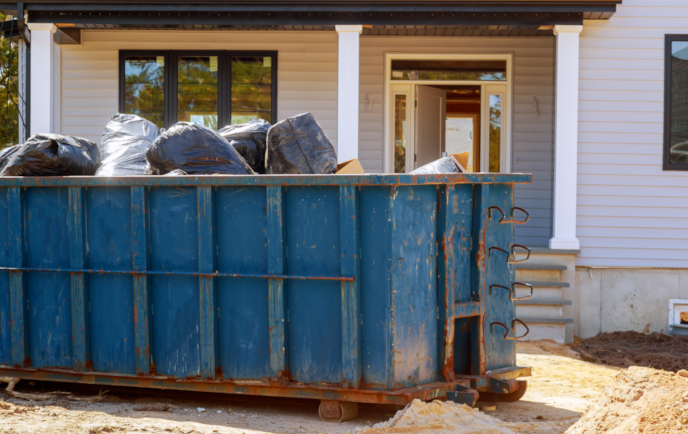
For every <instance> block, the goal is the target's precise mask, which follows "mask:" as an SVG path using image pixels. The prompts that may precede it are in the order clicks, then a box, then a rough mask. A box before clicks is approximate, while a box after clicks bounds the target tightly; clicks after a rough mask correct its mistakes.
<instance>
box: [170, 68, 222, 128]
mask: <svg viewBox="0 0 688 434" xmlns="http://www.w3.org/2000/svg"><path fill="white" fill-rule="evenodd" d="M177 67H178V69H177V120H178V121H180V122H192V123H194V124H199V125H205V126H206V127H210V128H213V129H217V127H218V125H217V91H218V87H217V79H218V57H217V56H180V57H179V61H178V64H177Z"/></svg>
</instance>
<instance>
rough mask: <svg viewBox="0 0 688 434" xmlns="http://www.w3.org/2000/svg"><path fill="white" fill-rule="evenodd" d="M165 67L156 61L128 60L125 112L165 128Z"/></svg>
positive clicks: (150, 59)
mask: <svg viewBox="0 0 688 434" xmlns="http://www.w3.org/2000/svg"><path fill="white" fill-rule="evenodd" d="M163 74H164V67H163V65H161V64H159V63H157V61H156V59H155V58H154V57H153V58H145V59H131V60H129V59H127V61H126V71H125V85H124V101H125V103H124V104H125V106H124V109H125V112H126V113H132V114H136V115H139V116H141V117H143V118H146V119H148V120H150V121H151V122H153V123H154V124H156V125H157V126H158V127H163V126H165V120H164V111H165V93H164V75H163Z"/></svg>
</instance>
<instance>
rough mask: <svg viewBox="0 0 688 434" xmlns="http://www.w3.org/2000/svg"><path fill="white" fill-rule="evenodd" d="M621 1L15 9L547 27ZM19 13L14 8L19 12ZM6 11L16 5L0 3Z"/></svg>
mask: <svg viewBox="0 0 688 434" xmlns="http://www.w3.org/2000/svg"><path fill="white" fill-rule="evenodd" d="M621 1H622V0H587V1H576V0H484V1H461V0H416V1H405V0H369V1H360V0H359V1H356V0H354V1H341V0H340V1H331V0H318V1H308V0H306V1H295V0H271V1H261V0H254V1H219V0H217V1H213V0H205V1H201V2H188V1H187V2H179V1H156V0H148V1H146V2H134V1H131V0H121V1H117V0H91V1H89V2H84V1H81V2H78V1H55V0H38V1H31V0H29V1H25V2H23V3H20V5H23V7H24V8H25V10H26V11H27V12H28V21H29V22H37V23H65V24H109V25H113V24H115V25H124V26H146V25H155V26H160V25H168V26H175V25H189V24H203V25H218V26H226V25H247V24H251V25H307V24H312V25H332V24H371V25H528V26H535V25H553V24H582V21H583V20H584V19H586V20H587V19H608V18H610V17H611V16H612V15H613V14H614V12H615V11H616V6H617V5H618V4H621ZM20 7H21V6H20ZM0 8H2V9H5V10H11V9H16V8H17V3H0Z"/></svg>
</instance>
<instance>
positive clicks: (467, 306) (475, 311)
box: [454, 301, 480, 319]
mask: <svg viewBox="0 0 688 434" xmlns="http://www.w3.org/2000/svg"><path fill="white" fill-rule="evenodd" d="M474 316H480V302H479V301H467V302H463V303H454V318H455V319H456V318H470V317H474Z"/></svg>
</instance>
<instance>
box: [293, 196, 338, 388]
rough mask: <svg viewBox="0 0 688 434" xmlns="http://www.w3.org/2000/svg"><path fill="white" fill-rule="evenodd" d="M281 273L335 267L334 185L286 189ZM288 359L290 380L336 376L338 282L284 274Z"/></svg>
mask: <svg viewBox="0 0 688 434" xmlns="http://www.w3.org/2000/svg"><path fill="white" fill-rule="evenodd" d="M285 197H286V246H287V249H286V256H287V258H286V263H287V273H288V274H292V275H305V276H308V275H310V276H328V277H338V276H339V275H340V273H341V258H340V255H341V254H340V239H339V238H340V227H339V188H338V187H292V188H288V189H286V194H285ZM285 286H286V292H287V309H288V319H289V321H288V345H289V351H288V360H289V370H290V371H291V374H292V376H293V378H294V380H296V381H298V382H301V383H306V384H312V383H329V384H340V383H341V382H342V320H341V318H342V310H341V306H342V304H341V283H340V282H327V281H300V280H298V281H297V280H289V281H287V282H286V283H285Z"/></svg>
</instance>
